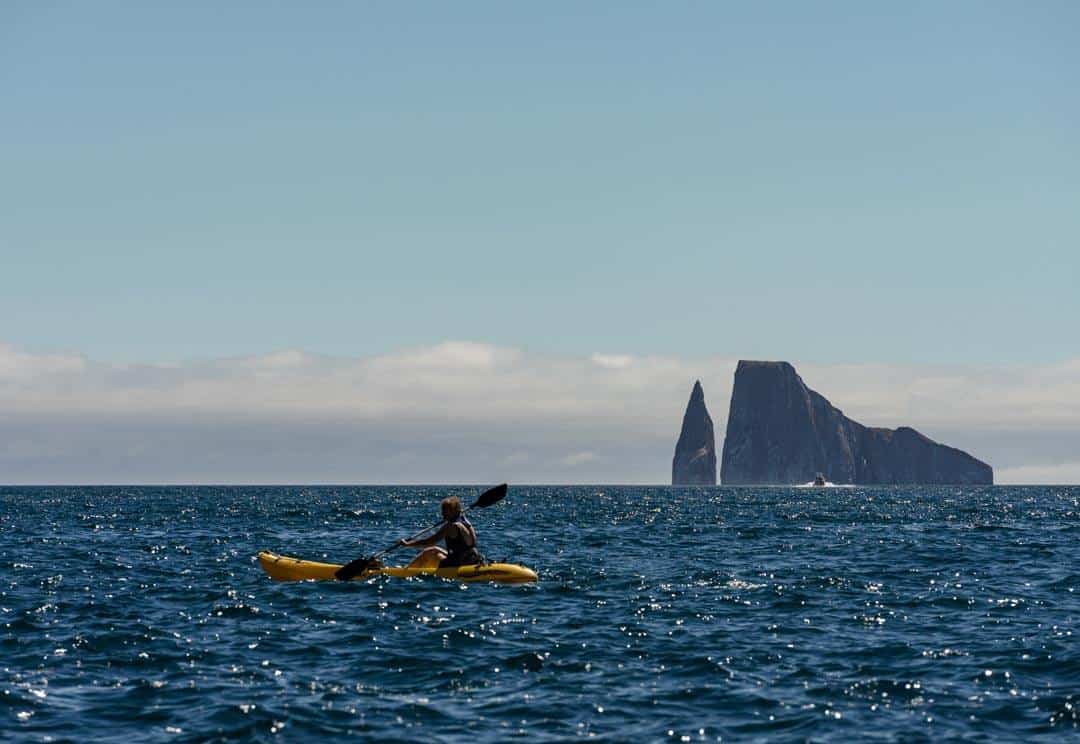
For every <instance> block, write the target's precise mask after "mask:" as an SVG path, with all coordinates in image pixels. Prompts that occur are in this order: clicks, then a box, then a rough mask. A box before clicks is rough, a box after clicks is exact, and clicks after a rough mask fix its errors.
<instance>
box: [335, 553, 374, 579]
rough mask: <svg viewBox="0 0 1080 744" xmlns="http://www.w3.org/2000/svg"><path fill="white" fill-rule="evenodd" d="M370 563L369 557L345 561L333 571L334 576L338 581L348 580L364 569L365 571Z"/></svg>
mask: <svg viewBox="0 0 1080 744" xmlns="http://www.w3.org/2000/svg"><path fill="white" fill-rule="evenodd" d="M370 564H371V559H370V558H357V559H356V560H355V561H351V562H349V563H346V564H345V565H344V566H342V567H341V568H339V569H338V570H337V571H335V572H334V577H335V578H337V579H338V580H340V581H348V580H349V579H351V578H354V577H356V576H359V575H360V574H362V573H364V571H367V569H368V566H369V565H370Z"/></svg>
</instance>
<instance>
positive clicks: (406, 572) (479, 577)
mask: <svg viewBox="0 0 1080 744" xmlns="http://www.w3.org/2000/svg"><path fill="white" fill-rule="evenodd" d="M259 563H260V564H261V565H262V567H263V570H264V571H266V573H268V574H269V575H270V578H271V579H273V580H274V581H311V580H317V581H326V580H332V581H336V580H337V579H336V578H335V577H334V572H335V571H337V570H338V569H339V568H341V565H340V564H336V563H319V562H318V561H305V560H302V559H300V558H290V557H289V556H287V555H278V554H277V553H271V552H269V551H267V550H264V551H263V552H261V553H259ZM374 576H395V577H397V578H410V577H413V576H438V577H439V578H442V579H452V580H454V581H467V582H473V581H494V582H496V583H499V584H529V583H532V582H534V581H536V572H535V571H533V570H532V569H531V568H526V567H525V566H518V565H516V564H514V563H486V564H483V565H479V566H454V567H453V568H407V567H405V566H386V567H384V568H374V569H369V570H367V571H364V572H363V573H362V574H360V575H359V576H357V577H355V579H356V580H361V579H370V578H372V577H374Z"/></svg>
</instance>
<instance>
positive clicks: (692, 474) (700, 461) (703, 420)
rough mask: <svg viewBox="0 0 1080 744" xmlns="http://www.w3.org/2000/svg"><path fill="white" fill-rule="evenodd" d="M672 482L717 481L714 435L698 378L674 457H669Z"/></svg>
mask: <svg viewBox="0 0 1080 744" xmlns="http://www.w3.org/2000/svg"><path fill="white" fill-rule="evenodd" d="M671 485H673V486H715V485H716V439H715V438H714V436H713V424H712V419H711V418H709V409H707V408H706V407H705V391H704V390H702V389H701V381H700V380H698V381H697V382H695V383H694V389H693V390H692V391H691V392H690V402H689V403H687V404H686V413H685V414H684V415H683V421H682V431H681V432H679V441H678V443H677V444H676V445H675V458H674V459H673V460H672V461H671Z"/></svg>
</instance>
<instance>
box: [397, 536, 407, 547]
mask: <svg viewBox="0 0 1080 744" xmlns="http://www.w3.org/2000/svg"><path fill="white" fill-rule="evenodd" d="M397 544H398V545H400V546H401V547H403V548H407V547H409V541H408V540H406V539H405V538H404V537H403V538H401V539H400V540H398V541H397Z"/></svg>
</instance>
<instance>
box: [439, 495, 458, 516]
mask: <svg viewBox="0 0 1080 744" xmlns="http://www.w3.org/2000/svg"><path fill="white" fill-rule="evenodd" d="M439 506H440V508H441V509H442V515H443V519H445V520H447V521H450V520H451V519H457V518H458V517H460V516H461V499H459V498H458V497H457V496H448V497H446V498H445V499H443V500H442V504H440V505H439Z"/></svg>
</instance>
